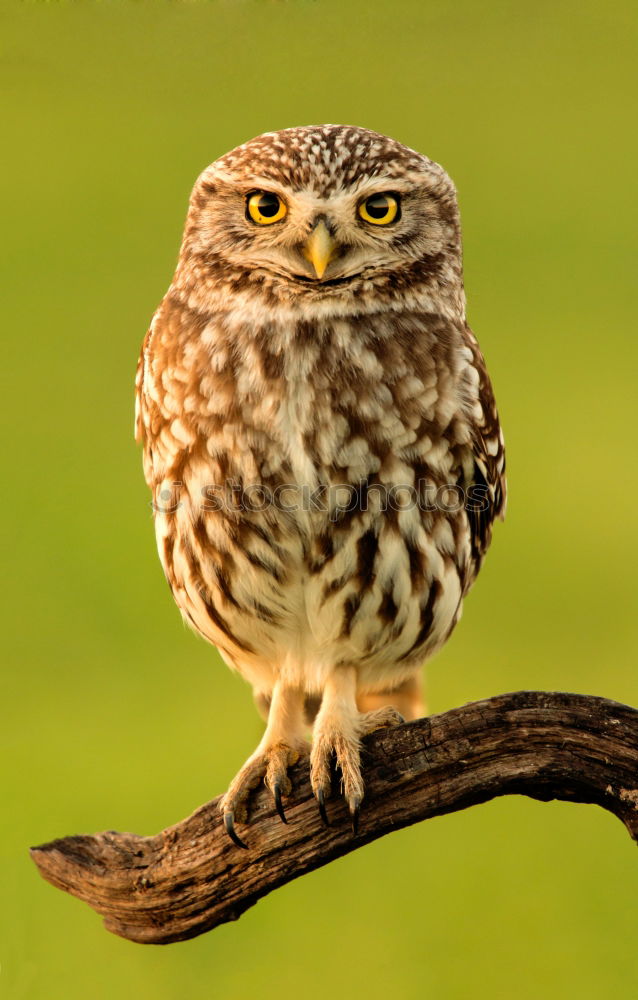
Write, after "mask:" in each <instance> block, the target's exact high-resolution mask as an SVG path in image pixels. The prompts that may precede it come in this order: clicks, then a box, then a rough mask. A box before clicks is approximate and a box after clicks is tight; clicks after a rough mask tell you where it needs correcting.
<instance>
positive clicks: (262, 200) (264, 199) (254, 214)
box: [246, 191, 288, 226]
mask: <svg viewBox="0 0 638 1000" xmlns="http://www.w3.org/2000/svg"><path fill="white" fill-rule="evenodd" d="M287 211H288V209H287V208H286V203H285V202H284V201H283V199H282V198H280V197H279V195H278V194H273V193H272V191H255V193H254V194H249V195H248V198H247V200H246V215H247V216H248V218H249V219H251V220H252V221H253V222H256V223H257V225H258V226H271V225H272V224H273V222H279V221H280V220H281V219H283V218H284V216H285V214H286V212H287Z"/></svg>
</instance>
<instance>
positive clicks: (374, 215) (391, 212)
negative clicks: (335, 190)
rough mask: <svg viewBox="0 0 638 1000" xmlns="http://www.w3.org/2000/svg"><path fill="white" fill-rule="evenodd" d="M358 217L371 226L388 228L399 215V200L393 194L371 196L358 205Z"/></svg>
mask: <svg viewBox="0 0 638 1000" xmlns="http://www.w3.org/2000/svg"><path fill="white" fill-rule="evenodd" d="M359 215H360V216H361V218H362V219H364V220H365V221H366V222H371V223H372V225H373V226H388V225H389V224H390V223H391V222H395V220H396V219H398V218H399V217H400V215H399V198H398V195H395V194H372V195H370V197H369V198H366V200H365V201H362V202H361V204H360V205H359Z"/></svg>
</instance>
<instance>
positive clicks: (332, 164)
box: [180, 125, 461, 301]
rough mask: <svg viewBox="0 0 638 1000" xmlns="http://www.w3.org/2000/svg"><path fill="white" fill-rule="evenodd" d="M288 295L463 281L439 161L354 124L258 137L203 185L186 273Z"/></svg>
mask: <svg viewBox="0 0 638 1000" xmlns="http://www.w3.org/2000/svg"><path fill="white" fill-rule="evenodd" d="M193 265H196V270H197V275H198V280H199V281H200V282H201V280H202V278H203V277H204V276H206V275H208V276H209V277H211V278H215V279H217V281H218V282H222V283H228V282H230V283H232V287H233V291H234V292H236V291H237V290H238V289H239V288H240V287H241V286H242V285H244V286H253V287H254V286H255V283H256V282H258V283H260V284H261V287H262V288H265V289H268V290H269V291H270V292H271V293H273V294H276V295H278V297H279V298H280V299H282V298H287V299H288V300H290V299H293V300H294V299H302V300H304V301H307V300H308V299H309V298H310V299H313V298H314V299H317V298H318V297H321V298H324V299H325V298H326V297H328V298H330V297H333V298H335V297H336V298H340V299H344V298H350V299H353V298H354V297H356V296H357V294H358V293H359V292H360V291H361V289H362V287H364V286H365V288H366V290H370V288H371V287H372V288H373V289H374V287H375V285H376V286H377V287H378V288H380V289H385V291H386V293H387V292H388V291H391V289H392V287H396V288H397V289H398V290H402V291H404V290H405V287H406V281H408V280H411V281H412V282H413V283H417V284H418V282H419V281H420V280H427V282H428V283H431V282H432V281H433V280H436V279H437V278H438V279H440V280H442V281H443V282H445V281H447V283H448V284H450V282H451V283H452V284H455V283H456V284H458V283H459V282H460V273H461V265H460V232H459V222H458V210H457V205H456V195H455V191H454V186H453V185H452V182H451V181H450V179H449V177H448V176H447V174H446V173H445V171H443V169H442V168H441V167H439V166H438V164H435V163H433V162H432V161H431V160H428V159H427V157H425V156H422V155H421V154H419V153H416V152H414V151H413V150H410V149H408V148H407V147H405V146H402V145H401V144H400V143H398V142H395V141H394V140H392V139H388V138H386V137H385V136H381V135H378V134H377V133H374V132H369V131H367V130H364V129H358V128H352V127H346V126H334V125H329V126H318V127H314V128H301V129H286V130H284V131H282V132H275V133H268V134H266V135H263V136H259V137H257V138H256V139H253V140H252V141H251V142H248V143H246V144H245V145H243V146H240V147H238V149H236V150H233V151H232V152H231V153H228V154H226V156H223V157H222V158H221V159H219V160H217V161H216V162H215V163H213V164H212V165H211V166H210V167H208V168H207V170H205V171H204V173H203V174H202V175H201V176H200V178H199V179H198V181H197V183H196V185H195V188H194V191H193V195H192V197H191V205H190V212H189V218H188V222H187V227H186V232H185V237H184V244H183V248H182V256H181V259H180V266H181V267H183V268H186V267H192V266H193Z"/></svg>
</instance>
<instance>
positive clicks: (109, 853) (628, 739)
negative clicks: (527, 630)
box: [31, 691, 638, 944]
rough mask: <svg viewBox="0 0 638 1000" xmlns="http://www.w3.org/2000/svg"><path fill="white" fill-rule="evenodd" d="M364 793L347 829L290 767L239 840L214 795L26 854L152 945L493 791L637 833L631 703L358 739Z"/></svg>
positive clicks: (546, 708) (466, 716) (504, 711)
mask: <svg viewBox="0 0 638 1000" xmlns="http://www.w3.org/2000/svg"><path fill="white" fill-rule="evenodd" d="M364 773H365V780H366V789H367V791H366V799H365V802H364V809H363V811H362V814H361V820H360V826H359V832H358V835H357V836H356V837H354V836H353V834H352V831H351V828H350V820H349V817H348V814H347V811H346V808H345V806H344V804H343V803H342V801H341V800H340V798H339V797H338V796H335V797H333V798H332V799H331V800H330V802H329V803H328V805H329V812H330V816H331V826H330V827H329V828H326V827H325V826H324V825H323V824H322V822H321V819H320V817H319V812H318V809H317V806H316V802H315V800H314V799H313V797H312V793H311V790H310V784H309V780H308V765H307V762H305V761H304V762H301V763H300V764H298V765H297V767H296V768H295V769H294V770H293V772H292V775H291V776H292V779H293V785H294V790H293V794H292V796H291V798H290V799H289V800H288V802H287V804H286V812H287V816H288V825H286V826H284V824H283V823H281V821H280V820H279V818H278V816H277V814H276V812H275V809H274V806H273V803H272V799H271V796H270V794H269V793H268V792H267V791H266V790H265V789H263V788H262V789H261V790H260V791H258V792H256V793H255V795H254V800H253V808H252V819H251V825H250V827H248V828H240V829H241V832H242V836H245V838H246V840H247V842H248V845H249V849H248V850H240V849H239V848H237V847H235V846H234V845H233V844H232V843H231V842H230V840H229V839H228V837H227V835H226V833H225V831H224V829H223V827H222V822H221V817H220V815H219V812H218V810H217V802H218V800H214V801H212V802H209V803H208V804H207V805H204V806H202V807H201V808H200V809H198V810H197V811H196V812H195V813H193V815H192V816H189V817H188V818H187V819H185V820H182V822H181V823H178V824H177V825H176V826H173V827H170V828H169V829H167V830H164V831H163V832H162V833H160V834H158V835H157V836H155V837H138V836H135V835H134V834H130V833H115V832H112V831H110V832H108V833H100V834H96V835H95V836H75V837H64V838H62V839H61V840H54V841H52V842H51V843H49V844H44V845H42V846H41V847H34V848H33V849H32V851H31V855H32V857H33V860H34V861H35V863H36V865H37V866H38V868H39V870H40V873H41V875H42V876H43V877H44V878H45V879H47V880H48V881H49V882H51V883H52V884H53V885H55V886H57V887H58V888H59V889H65V890H66V891H67V892H70V893H72V894H73V895H74V896H77V897H78V898H79V899H83V900H84V901H85V902H86V903H88V904H89V906H92V907H93V909H94V910H97V912H98V913H101V914H102V915H103V917H104V923H105V925H106V927H107V928H108V930H110V931H113V932H114V933H115V934H119V935H121V936H122V937H125V938H129V939H130V940H131V941H140V942H145V943H152V944H167V943H169V942H171V941H180V940H183V939H185V938H191V937H195V936H196V935H198V934H202V933H203V932H204V931H208V930H211V929H212V928H213V927H216V926H217V925H218V924H221V923H225V922H226V921H228V920H235V919H237V917H239V916H240V915H241V914H242V913H243V912H244V910H246V909H248V907H250V906H252V905H253V904H254V903H256V902H257V900H258V899H260V898H261V897H262V896H265V895H266V894H267V893H269V892H271V891H272V890H273V889H276V888H278V886H281V885H284V884H285V883H286V882H290V881H291V880H292V879H294V878H298V877H299V876H300V875H304V874H305V873H306V872H309V871H312V870H313V869H315V868H319V867H320V866H321V865H325V864H327V863H328V862H329V861H332V860H333V858H337V857H340V856H341V855H343V854H347V853H348V852H349V851H353V850H355V849H356V848H357V847H361V846H362V845H363V844H366V843H369V842H370V841H372V840H376V839H377V838H378V837H383V836H384V835H385V834H386V833H390V832H391V831H392V830H399V829H401V827H404V826H409V825H410V824H411V823H416V822H418V821H419V820H424V819H429V818H430V817H431V816H440V815H442V814H443V813H449V812H454V811H455V810H459V809H465V808H467V807H468V806H472V805H475V804H477V803H479V802H487V801H488V800H489V799H493V798H495V797H496V796H499V795H511V794H520V795H528V796H531V797H532V798H534V799H541V800H542V801H548V800H550V799H564V800H566V801H569V802H591V803H596V804H597V805H599V806H602V807H603V808H604V809H607V810H609V812H611V813H613V814H614V815H615V816H617V817H618V818H619V819H620V820H622V822H623V823H624V824H625V826H626V827H627V829H628V831H629V833H630V834H631V836H632V837H633V839H634V840H638V711H636V710H635V709H633V708H629V707H627V706H626V705H620V704H618V703H616V702H612V701H607V700H606V699H604V698H595V697H586V696H584V695H574V694H550V693H547V692H542V691H522V692H519V693H517V694H507V695H501V696H500V697H497V698H490V699H488V700H486V701H478V702H474V703H472V704H470V705H464V706H463V707H461V708H456V709H454V710H453V711H450V712H445V713H444V714H442V715H435V716H431V717H430V718H429V719H420V720H418V721H417V722H411V723H407V724H405V725H402V726H398V727H396V728H393V729H385V730H382V731H380V732H378V733H374V734H373V735H372V736H369V737H367V738H366V740H365V772H364Z"/></svg>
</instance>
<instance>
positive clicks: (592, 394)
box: [0, 0, 638, 1000]
mask: <svg viewBox="0 0 638 1000" xmlns="http://www.w3.org/2000/svg"><path fill="white" fill-rule="evenodd" d="M631 10H632V5H631V4H630V3H626V4H624V3H615V4H614V3H611V4H606V5H604V4H601V3H599V2H591V0H584V2H583V0H578V2H576V0H572V2H568V3H566V2H560V0H558V2H557V0H551V2H549V0H540V2H538V0H537V2H534V3H531V2H530V3H513V2H507V0H496V2H493V3H469V2H459V0H438V2H429V0H393V2H392V3H387V4H386V3H380V2H376V3H374V2H371V0H316V2H312V0H306V2H301V0H299V2H292V0H290V2H287V3H286V2H279V3H277V2H268V0H260V2H258V0H252V2H250V0H245V2H235V3H231V2H226V3H222V2H217V3H216V2H209V3H205V2H201V3H183V4H180V3H168V2H156V3H149V2H138V3H130V4H116V3H106V2H104V3H84V2H81V3H80V2H78V3H72V4H62V3H50V4H45V3H32V4H20V5H19V4H15V5H11V6H9V5H7V4H5V5H4V6H3V7H2V10H1V12H0V37H1V38H2V41H1V42H0V52H1V74H2V84H3V90H4V93H5V99H4V101H3V111H2V115H3V123H2V126H1V134H2V140H3V145H4V150H5V152H4V159H3V163H2V170H3V172H4V175H5V176H4V180H3V185H2V201H3V205H2V217H3V222H4V236H3V239H2V241H1V247H0V253H1V254H2V257H3V264H2V269H3V273H4V275H5V277H6V278H7V279H8V281H7V284H6V287H5V290H4V292H3V297H2V319H3V327H4V335H3V348H2V350H3V357H2V366H1V367H2V370H3V376H4V379H5V386H4V388H3V390H2V403H3V405H6V406H7V408H8V416H9V419H10V421H11V425H12V430H11V431H10V433H9V434H8V436H7V446H6V448H5V459H4V463H3V472H4V473H5V486H4V491H3V499H4V503H3V508H4V517H3V518H2V528H3V534H4V540H3V543H2V545H3V553H4V555H5V556H6V557H7V562H6V568H5V569H4V571H3V582H4V584H5V585H6V586H5V596H4V598H3V604H2V610H3V613H4V614H5V615H6V621H5V623H4V624H3V638H4V639H5V640H6V647H7V656H6V663H7V666H8V669H6V670H5V672H4V675H3V680H2V685H3V694H2V703H1V711H2V716H3V718H2V728H1V737H0V738H1V741H2V744H3V759H2V769H3V775H2V785H1V788H2V812H3V817H2V827H3V833H2V857H1V860H2V871H1V873H0V884H1V887H2V889H1V891H2V904H3V905H2V911H3V912H2V918H1V920H2V926H1V933H0V966H1V968H0V991H1V992H2V996H3V997H5V996H6V997H10V998H11V1000H13V998H31V997H33V998H38V1000H39V998H43V1000H58V998H60V1000H75V998H82V1000H84V998H89V997H90V998H95V1000H102V998H107V997H108V998H112V997H123V998H127V1000H128V998H129V997H131V998H133V997H134V998H138V997H143V998H146V997H149V998H157V1000H164V998H183V997H186V998H195V1000H199V998H208V997H217V996H219V997H224V998H230V1000H235V998H243V997H247V996H255V997H259V998H260V1000H262V998H263V1000H270V998H273V1000H274V998H276V1000H282V998H286V997H306V998H317V1000H325V998H326V997H327V996H328V997H339V998H340V997H352V996H358V995H363V996H366V997H369V998H374V1000H376V998H385V997H388V996H392V997H400V998H406V1000H411V998H417V997H419V998H420V997H423V996H426V997H427V996H432V997H434V996H436V997H443V998H454V1000H455V998H465V997H478V998H481V1000H482V998H490V1000H491V998H511V997H517V998H524V1000H527V998H530V1000H531V998H538V997H541V996H542V997H547V998H553V997H556V998H561V1000H564V998H565V997H578V998H579V1000H581V998H583V1000H584V998H597V1000H599V998H601V997H618V998H625V997H627V998H629V997H631V998H633V997H635V996H636V991H637V989H638V947H637V943H638V921H637V920H636V915H637V914H636V909H637V900H638V856H637V855H636V848H635V846H634V845H632V843H631V841H630V839H629V837H628V836H627V834H626V833H625V831H624V830H623V828H622V827H621V825H620V824H619V823H618V822H617V821H616V820H614V819H613V818H612V817H610V816H609V815H607V814H604V813H603V812H602V811H599V810H596V809H595V808H593V807H587V806H580V805H567V804H560V803H554V804H547V805H542V804H539V803H534V802H531V801H528V800H525V799H522V798H521V799H517V798H508V799H503V800H500V801H496V802H493V803H491V804H488V805H486V806H482V807H477V808H474V809H471V810H469V811H467V812H463V813H460V814H457V815H453V816H449V817H446V818H442V819H437V820H434V821H431V822H429V823H426V824H422V825H420V826H416V827H413V828H411V829H409V830H404V831H402V832H399V833H395V834H394V835H392V836H390V837H387V838H385V839H383V840H382V841H379V842H377V843H375V844H373V845H371V846H368V847H366V848H364V849H362V850H360V851H358V852H356V853H355V854H353V855H352V856H350V857H348V858H344V859H341V860H339V861H336V862H335V863H333V864H331V865H330V866H328V867H327V868H325V869H323V870H320V871H317V872H315V873H314V874H311V875H309V876H307V877H305V878H303V879H300V880H299V881H297V882H294V883H293V884H291V885H289V886H287V887H285V888H283V889H281V890H279V891H277V892H276V893H274V894H273V895H272V896H270V897H268V898H267V899H265V900H263V901H262V902H260V903H259V904H258V905H257V906H256V907H255V908H254V909H252V910H250V911H249V912H247V913H246V914H245V915H244V916H243V917H242V918H241V920H240V921H239V922H238V923H236V924H233V925H226V926H223V927H220V928H218V929H217V930H215V931H213V932H212V933H210V934H208V935H205V936H203V937H201V938H199V939H197V940H195V941H191V942H186V943H182V944H176V945H171V946H169V947H167V948H153V947H145V946H140V945H134V944H131V943H129V942H126V941H123V940H120V939H118V938H116V937H114V936H111V935H109V934H108V933H107V932H106V931H104V929H103V928H102V926H101V921H100V918H99V917H98V916H97V915H95V914H94V913H93V912H92V911H91V910H89V909H88V908H87V907H85V906H84V905H83V904H81V903H80V902H78V901H77V900H74V899H72V898H71V897H68V896H66V895H64V894H62V893H60V892H57V891H56V890H54V889H53V888H52V887H50V886H49V885H48V884H46V883H44V882H43V881H42V880H41V879H40V878H39V876H38V874H37V872H36V870H35V867H34V866H33V865H32V863H31V862H30V860H29V856H28V854H27V848H28V846H29V845H30V844H33V843H41V842H43V841H46V840H49V839H51V838H53V837H56V836H61V835H63V834H66V833H72V832H81V831H85V832H92V831H95V830H101V829H107V828H115V829H122V830H134V831H136V832H138V833H155V832H157V831H158V830H160V829H161V828H163V827H164V826H166V825H169V824H171V823H173V822H176V821H177V820H178V819H180V818H181V817H183V816H185V815H187V814H188V813H189V812H190V811H192V810H193V809H194V808H195V807H196V806H197V805H199V804H200V803H201V802H204V801H206V800H208V799H209V798H212V797H213V795H215V794H218V793H219V792H221V791H222V790H223V789H224V787H225V785H226V784H227V782H228V781H229V779H230V778H231V776H232V775H233V774H234V773H235V771H236V770H237V768H238V767H239V765H240V764H241V763H242V762H243V760H244V759H245V757H246V756H247V754H248V753H249V751H251V750H252V749H253V747H254V745H255V744H256V742H257V740H258V737H259V734H260V729H261V726H260V722H259V720H258V717H257V715H256V713H255V711H254V709H253V706H252V702H251V696H250V692H249V690H248V689H247V688H246V686H245V685H244V684H243V682H242V681H241V680H239V679H238V678H236V677H233V676H232V675H231V674H230V672H229V671H227V670H226V668H225V667H223V666H222V664H221V661H220V660H219V659H218V658H217V655H216V654H215V653H214V652H213V651H212V649H210V648H208V647H207V646H206V645H205V644H204V643H203V642H201V641H199V640H197V639H196V638H195V637H194V636H193V635H191V634H190V633H188V632H187V631H185V629H184V628H183V626H182V624H181V620H180V617H179V615H178V613H177V611H176V609H175V608H174V606H173V603H172V599H171V597H170V595H169V592H168V588H167V587H166V584H165V582H164V579H163V576H162V573H161V569H160V566H159V562H158V560H157V556H156V553H155V547H154V539H153V532H152V526H151V515H150V508H149V505H148V496H147V491H146V487H145V485H144V483H143V479H142V474H141V460H140V454H139V453H138V451H137V449H136V447H135V445H134V443H133V438H132V408H133V393H132V382H133V376H134V369H135V364H136V359H137V353H138V349H139V345H140V342H141V340H142V337H143V335H144V332H145V329H146V326H147V324H148V321H149V319H150V316H151V314H152V312H153V310H154V308H155V306H156V304H157V303H158V301H159V299H160V298H161V296H162V295H163V293H164V291H165V289H166V287H167V285H168V283H169V281H170V278H171V273H172V269H173V265H174V261H175V258H176V254H177V250H178V246H179V241H180V236H181V228H182V224H183V219H184V214H185V209H186V202H187V198H188V194H189V190H190V187H191V185H192V182H193V181H194V179H195V176H196V175H197V174H198V172H199V171H200V170H201V169H202V168H203V167H204V166H205V165H206V164H207V163H209V162H210V161H211V160H213V159H215V158H216V157H217V156H218V155H220V154H222V153H223V152H225V151H226V150H228V149H230V148H231V147H233V146H235V145H237V144H238V143H240V142H242V141H244V140H245V139H247V138H249V137H251V136H253V135H255V134H257V133H259V132H262V131H266V130H271V129H275V128H281V127H285V126H292V125H301V124H309V123H318V122H326V121H328V122H347V123H352V124H358V125H363V126H367V127H370V128H373V129H376V130H377V131H380V132H385V133H388V134H390V135H393V136H395V137H396V138H399V139H400V140H402V141H403V142H405V143H407V144H408V145H411V146H413V147H415V148H417V149H419V150H422V151H423V152H426V153H427V154H428V155H429V156H431V157H433V158H434V159H436V160H438V161H439V162H441V163H443V164H444V166H445V167H446V168H447V169H448V171H449V172H450V173H451V175H452V177H453V178H454V179H455V181H456V183H457V186H458V188H459V194H460V201H461V211H462V217H463V223H464V237H465V260H466V286H467V292H468V300H469V317H470V321H471V323H472V326H473V327H474V329H475V330H476V332H477V335H478V336H479V339H480V341H481V344H482V347H483V349H484V352H485V354H486V355H487V359H488V363H489V366H490V371H491V373H492V376H493V380H494V384H495V388H496V393H497V398H498V402H499V405H500V410H501V415H502V419H503V423H504V426H505V432H506V439H507V444H508V449H509V479H510V507H509V516H508V519H507V522H506V524H505V525H504V526H502V525H499V526H498V527H497V530H496V533H495V540H494V544H493V550H492V552H491V553H490V555H489V557H488V560H487V564H486V566H485V568H484V571H483V573H482V574H481V577H480V580H479V582H478V584H477V586H476V589H475V591H474V592H473V593H472V595H471V597H470V599H469V600H468V602H467V605H466V611H465V615H464V619H463V621H462V623H461V625H460V626H459V628H458V630H457V632H456V633H455V635H454V637H453V639H452V640H451V641H450V643H449V644H448V646H447V647H446V649H445V650H444V651H443V652H442V653H441V654H440V655H439V656H438V657H437V658H436V660H435V661H434V662H433V664H432V666H431V669H430V671H429V681H428V697H429V703H430V708H431V710H433V711H442V710H445V709H447V708H450V707H452V706H454V705H457V704H460V703H462V702H465V701H469V700H472V699H475V698H480V697H486V696H490V695H493V694H497V693H501V692H503V691H508V690H517V689H521V688H546V689H553V690H556V689H561V690H572V691H580V692H585V693H589V694H598V695H604V696H607V697H610V698H615V699H618V700H621V701H625V702H629V703H632V704H638V676H637V672H636V669H635V663H636V649H637V646H638V644H637V642H636V615H635V567H636V557H637V554H638V553H637V547H636V535H637V531H636V511H635V496H636V486H637V484H638V476H637V471H636V461H635V452H636V448H635V392H636V362H637V360H638V359H637V350H636V331H635V308H634V303H633V298H634V295H635V292H632V291H631V285H632V280H635V260H634V262H633V263H632V264H631V266H630V261H631V256H632V249H634V237H635V232H636V221H637V220H636V199H635V169H636V153H637V146H638V143H637V140H636V128H635V108H634V104H633V98H634V96H635V83H636V81H635V77H634V69H633V64H634V63H635V51H636V50H635V34H636V19H635V17H634V15H633V14H632V13H631Z"/></svg>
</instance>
